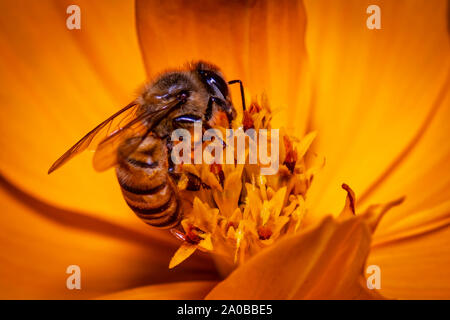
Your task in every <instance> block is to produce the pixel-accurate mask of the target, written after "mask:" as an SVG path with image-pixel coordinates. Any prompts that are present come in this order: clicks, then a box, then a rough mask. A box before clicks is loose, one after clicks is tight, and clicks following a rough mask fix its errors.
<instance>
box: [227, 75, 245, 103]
mask: <svg viewBox="0 0 450 320" xmlns="http://www.w3.org/2000/svg"><path fill="white" fill-rule="evenodd" d="M235 83H239V87H240V89H241V99H242V110H243V111H245V95H244V85H243V84H242V81H241V80H231V81H228V84H235Z"/></svg>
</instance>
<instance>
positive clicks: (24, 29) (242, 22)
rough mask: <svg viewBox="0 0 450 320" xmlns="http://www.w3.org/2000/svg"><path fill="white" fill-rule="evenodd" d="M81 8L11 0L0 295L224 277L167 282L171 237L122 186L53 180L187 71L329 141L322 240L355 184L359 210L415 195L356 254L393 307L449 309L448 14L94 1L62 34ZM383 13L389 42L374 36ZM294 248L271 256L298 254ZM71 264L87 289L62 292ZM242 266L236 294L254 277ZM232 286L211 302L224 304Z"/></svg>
mask: <svg viewBox="0 0 450 320" xmlns="http://www.w3.org/2000/svg"><path fill="white" fill-rule="evenodd" d="M70 4H73V3H72V2H69V1H63V0H58V1H56V0H54V1H51V0H46V1H40V2H36V1H31V0H28V1H27V0H20V1H14V2H12V1H1V2H0V55H1V62H0V63H1V68H0V79H1V81H2V86H1V88H0V102H1V107H0V110H1V120H0V121H1V125H0V146H1V147H2V153H1V155H0V172H1V176H2V177H1V180H0V188H1V190H0V196H1V202H0V203H1V215H0V219H1V223H0V239H1V241H0V248H1V250H0V297H1V298H95V297H99V296H105V297H110V298H150V299H151V298H165V299H168V298H203V297H205V296H206V295H207V294H208V292H210V290H211V289H212V287H213V286H214V285H216V284H217V282H218V281H220V280H221V279H220V277H219V275H218V273H217V271H216V270H215V267H214V264H213V262H212V261H211V260H210V259H209V257H207V256H206V255H204V254H195V255H194V257H193V258H191V259H190V260H188V261H187V262H186V263H184V264H183V265H181V266H180V267H178V268H176V269H174V270H170V271H169V270H168V269H167V265H168V262H169V260H170V256H171V255H172V254H173V252H174V251H175V249H176V245H177V242H176V240H175V239H173V238H172V236H170V234H169V233H168V232H166V231H159V230H155V229H152V228H149V227H147V226H146V225H145V224H143V223H142V222H140V221H139V220H138V219H137V218H136V217H135V216H134V215H133V213H132V212H131V211H130V210H129V209H128V208H127V206H126V204H125V202H124V201H123V199H122V196H121V194H120V188H119V187H118V184H117V182H116V178H115V176H114V172H113V171H112V170H111V171H108V172H106V173H103V174H97V173H95V172H94V170H92V166H91V160H90V157H91V154H89V153H86V154H84V155H82V156H80V157H78V158H76V159H75V160H73V161H71V163H70V164H69V165H67V166H64V167H63V168H62V169H61V170H60V171H59V172H57V173H55V174H53V175H52V176H47V173H46V172H47V169H48V167H49V165H50V164H51V163H52V162H53V161H54V160H55V159H56V157H58V156H59V155H60V154H61V153H62V152H63V151H64V150H65V149H67V148H68V147H69V146H70V145H71V144H72V143H74V142H75V141H77V140H78V139H79V138H80V137H81V136H82V135H83V134H84V133H85V132H87V131H89V130H90V129H91V128H92V127H94V126H95V125H96V124H98V123H99V122H100V121H102V120H103V119H105V118H106V117H108V116H109V115H110V114H112V113H113V112H114V111H116V110H117V109H118V108H120V107H122V106H124V105H126V104H127V103H128V102H130V101H131V100H132V99H133V98H134V97H135V95H136V92H137V89H138V88H139V87H140V86H141V85H142V84H143V83H144V82H145V80H146V79H151V78H152V77H153V76H154V75H155V74H157V73H160V72H162V71H164V70H165V69H167V68H169V67H177V66H179V65H181V64H183V63H185V62H186V61H189V60H193V59H204V60H209V61H211V62H213V63H216V64H217V65H219V66H220V67H221V68H222V69H223V71H224V73H225V75H226V76H227V77H228V79H234V78H239V79H242V80H243V81H244V85H245V86H246V89H247V90H248V91H249V92H250V93H251V94H252V95H260V94H261V93H262V92H265V93H266V94H267V95H268V97H269V101H270V103H271V105H272V107H273V109H274V110H275V111H276V112H277V114H276V118H275V124H274V126H276V125H283V126H285V127H287V128H288V129H289V130H290V131H292V133H293V134H296V135H299V136H301V135H303V134H304V133H306V132H308V131H310V130H317V131H318V138H317V140H316V142H315V143H314V145H313V148H314V150H315V151H316V152H317V153H319V154H322V155H324V156H325V157H326V159H327V164H326V166H325V168H324V169H323V171H322V172H321V173H320V174H319V175H318V176H317V177H316V180H315V181H314V183H313V184H312V189H311V190H310V193H309V194H308V199H307V201H308V206H309V207H310V209H311V214H310V215H309V216H308V217H307V218H308V219H307V221H306V222H307V224H310V225H312V226H313V227H314V226H316V227H315V228H317V230H322V231H323V230H328V229H327V228H328V227H323V228H325V229H323V228H319V227H320V225H317V222H318V221H319V220H320V219H322V218H323V217H324V216H325V215H327V214H331V213H335V214H337V213H339V212H340V210H341V208H342V206H343V199H344V197H345V192H344V191H343V190H342V189H341V188H340V185H341V184H342V183H343V182H345V183H347V184H349V185H351V186H352V188H353V189H354V190H355V192H356V194H357V195H360V196H359V197H358V202H357V204H358V208H359V209H360V210H363V209H365V208H367V207H368V206H369V205H370V204H372V203H382V202H386V201H389V200H392V199H394V198H398V197H400V196H406V201H405V202H404V203H403V204H402V205H401V206H398V207H396V208H394V209H392V211H390V212H389V214H387V215H386V216H385V217H384V218H383V220H382V222H381V224H380V225H379V227H378V229H377V231H376V232H375V234H374V236H373V239H372V243H371V245H369V244H368V243H367V244H365V243H364V242H363V243H362V244H361V245H366V246H367V250H368V248H369V247H370V254H369V256H368V260H367V262H366V264H367V265H370V264H377V265H379V266H380V268H381V272H382V289H381V290H380V293H381V294H383V295H384V296H386V297H390V298H450V269H449V268H448V266H449V265H450V230H449V229H450V228H449V224H450V161H449V156H450V145H449V143H448V138H449V132H450V130H449V129H450V128H449V122H448V119H449V117H450V97H449V67H450V51H449V35H448V2H447V1H444V0H442V1H439V0H436V1H408V0H404V1H400V0H398V1H397V0H395V1H394V0H391V1H365V0H335V1H313V0H307V1H303V2H302V1H288V0H286V1H277V2H273V1H235V0H233V1H221V0H219V1H206V0H205V1H198V2H195V3H193V2H192V1H182V0H176V1H166V2H164V3H161V2H159V1H143V0H142V1H140V0H137V1H136V2H134V1H106V0H95V1H87V0H85V1H77V2H76V4H77V5H79V6H80V8H81V15H82V26H81V30H68V29H67V28H66V19H67V17H68V15H67V14H66V8H67V7H68V6H69V5H70ZM371 4H377V5H378V6H379V7H380V8H381V25H382V29H381V30H369V29H368V28H367V27H366V19H367V17H368V15H367V14H366V8H367V7H368V6H369V5H371ZM233 92H234V91H233ZM234 96H235V97H236V94H235V95H234ZM325 221H326V220H325ZM325 225H326V224H325ZM322 226H323V225H322ZM355 228H356V229H357V230H359V229H358V228H359V227H355ZM330 230H334V229H330ZM336 230H340V231H336V232H337V233H339V232H344V231H342V230H341V229H336ZM330 232H331V231H330ZM344 234H345V232H344ZM361 234H364V232H363V231H361ZM344 238H345V237H344ZM356 238H357V237H356ZM300 239H301V240H302V241H307V239H308V235H307V234H305V235H302V236H301V237H300ZM305 239H306V240H305ZM314 239H316V241H319V240H318V239H320V237H316V238H314ZM364 239H365V238H364ZM295 241H299V239H291V240H289V239H286V241H285V242H284V247H285V249H283V250H282V249H280V250H279V252H278V250H276V248H272V249H271V251H269V250H268V252H265V253H264V254H265V255H271V254H279V255H280V256H283V255H285V254H286V251H285V250H288V252H291V251H289V250H293V249H292V248H291V246H294V248H297V247H298V250H301V248H302V245H304V244H302V242H300V243H298V244H296V242H295ZM309 241H311V243H315V242H314V241H313V240H309ZM306 243H308V242H306ZM280 246H281V244H280ZM351 248H352V247H350V248H349V249H348V250H349V251H348V252H349V254H350V253H351V252H353V251H352V250H353V249H351ZM355 250H356V249H355ZM343 252H345V251H343ZM302 254H306V253H302ZM301 257H303V256H302V255H299V257H298V259H297V260H295V259H294V261H292V263H291V264H289V266H286V268H289V269H288V270H287V272H286V274H292V273H290V272H289V270H290V271H291V272H292V270H296V268H298V266H299V263H301V262H298V261H300V260H301V259H300V258H301ZM256 259H264V257H255V260H254V261H253V262H254V263H256V262H255V261H256ZM363 260H364V259H363ZM363 262H364V261H361V263H363ZM250 263H251V262H249V266H244V267H246V268H250V267H251V265H250ZM71 264H77V265H79V266H80V267H81V270H82V279H83V280H82V290H79V291H78V290H74V291H70V290H67V289H66V287H65V283H66V278H67V276H68V275H67V274H66V273H65V269H66V267H67V266H68V265H71ZM240 269H241V268H240ZM240 269H238V271H237V272H236V273H234V274H233V276H232V277H230V278H231V280H230V281H233V278H236V279H239V277H240V276H242V274H243V275H245V274H248V273H246V271H245V270H240ZM242 269H244V268H242ZM269 271H270V270H269ZM261 272H263V271H261ZM240 274H241V275H240ZM244 278H245V277H244ZM227 280H229V279H227ZM227 280H225V281H224V282H223V283H221V284H219V285H218V286H217V287H216V288H215V289H213V290H212V291H211V293H210V294H209V296H208V297H214V296H216V297H224V295H223V294H224V292H225V293H226V292H227V291H226V290H227V283H228V284H229V283H230V282H229V281H228V282H227ZM319 280H320V281H322V280H323V279H319ZM178 281H180V282H178ZM184 281H188V282H184ZM251 281H253V280H252V279H249V283H247V284H246V285H251ZM299 281H300V280H299ZM298 283H300V282H298ZM264 285H267V286H269V285H270V282H268V283H263V284H262V286H264ZM136 287H140V288H137V289H136ZM318 288H319V287H318ZM282 289H283V288H281V287H280V292H284V293H280V296H281V297H286V295H287V296H288V297H291V298H305V297H306V298H308V297H309V298H311V297H320V293H321V292H325V291H324V290H325V289H323V290H322V291H321V290H319V289H317V290H316V291H312V293H315V294H317V295H314V294H309V295H302V294H301V290H300V291H299V293H292V292H290V293H289V294H287V293H286V292H287V291H286V290H285V291H283V290H282ZM121 290H126V291H124V292H119V291H121ZM249 294H250V293H249ZM251 294H253V296H251V297H253V298H258V297H262V296H261V295H259V294H258V290H256V289H255V290H254V291H251ZM283 294H284V295H283ZM225 297H226V296H225ZM347 298H351V297H347Z"/></svg>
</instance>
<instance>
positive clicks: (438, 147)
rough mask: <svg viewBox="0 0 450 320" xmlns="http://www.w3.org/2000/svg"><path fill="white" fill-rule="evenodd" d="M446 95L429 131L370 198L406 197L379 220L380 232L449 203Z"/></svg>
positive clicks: (449, 111)
mask: <svg viewBox="0 0 450 320" xmlns="http://www.w3.org/2000/svg"><path fill="white" fill-rule="evenodd" d="M446 94H447V96H446V98H445V100H444V101H443V103H442V106H441V107H440V108H439V110H438V111H437V113H436V115H435V117H434V119H433V121H432V122H431V124H430V127H429V129H428V130H427V131H426V132H425V133H424V134H423V136H422V138H421V140H420V141H419V142H418V143H417V145H416V147H415V148H414V149H413V150H411V152H410V153H409V154H408V155H407V157H406V159H404V160H403V161H402V164H401V166H399V167H398V168H397V169H395V170H394V171H393V172H392V173H390V174H389V175H388V176H387V177H386V178H384V180H383V185H382V187H381V188H376V189H375V190H374V191H373V192H372V193H370V194H369V195H370V201H371V202H372V201H374V202H382V201H383V199H386V198H389V197H392V196H393V195H400V194H404V195H406V201H405V203H404V204H402V205H401V206H399V207H398V208H396V209H395V210H393V211H392V213H390V214H389V215H387V216H386V218H385V219H383V220H382V222H381V224H380V228H381V229H383V228H387V229H389V228H390V226H392V225H396V224H397V223H401V221H403V220H405V221H407V220H409V219H411V218H413V217H414V215H415V214H414V213H416V212H421V211H423V210H426V209H428V208H433V207H435V206H437V205H439V204H441V203H443V202H445V201H447V200H448V199H450V174H449V172H450V162H449V161H448V159H449V158H450V144H449V143H448V137H449V134H448V133H449V132H450V127H449V122H448V119H450V90H447V92H446ZM366 194H367V193H366ZM362 196H364V195H362ZM366 198H367V197H366ZM366 202H368V201H365V203H366ZM365 203H364V204H365ZM387 231H388V230H387Z"/></svg>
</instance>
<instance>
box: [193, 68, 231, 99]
mask: <svg viewBox="0 0 450 320" xmlns="http://www.w3.org/2000/svg"><path fill="white" fill-rule="evenodd" d="M195 70H196V71H197V74H198V76H199V78H200V81H201V82H202V83H203V85H204V86H205V88H206V90H207V91H208V92H209V93H210V94H211V95H213V96H216V97H218V98H220V99H223V100H224V101H226V100H228V99H229V90H228V85H227V83H226V81H225V79H224V77H223V75H222V73H221V72H220V70H219V68H218V67H216V66H214V65H212V64H210V63H206V62H203V61H199V62H197V63H195Z"/></svg>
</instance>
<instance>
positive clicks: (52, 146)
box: [0, 0, 145, 223]
mask: <svg viewBox="0 0 450 320" xmlns="http://www.w3.org/2000/svg"><path fill="white" fill-rule="evenodd" d="M76 3H77V5H79V7H80V8H81V30H68V29H67V27H66V19H67V18H68V17H69V14H66V9H67V7H68V6H69V5H70V4H73V1H65V0H64V1H57V0H53V1H45V2H39V3H38V2H35V1H14V2H2V3H1V4H0V56H1V59H0V61H1V62H0V65H1V66H0V77H1V78H2V79H4V83H3V85H2V86H1V87H0V96H1V97H2V116H1V120H0V137H1V138H0V139H1V140H0V144H1V146H2V152H1V156H0V171H1V172H2V173H3V174H5V175H6V176H7V177H8V179H9V180H11V181H13V182H14V184H16V185H19V186H20V187H21V188H23V189H24V190H26V191H27V192H30V193H32V194H33V195H36V196H38V197H39V198H42V199H45V200H46V201H48V202H51V203H54V204H57V205H64V206H65V207H67V208H75V209H81V210H83V211H86V210H89V211H91V212H95V213H96V214H98V215H101V216H103V217H108V219H111V220H115V221H121V222H125V223H128V222H129V223H134V222H137V219H135V218H134V217H133V215H132V214H131V215H130V210H129V209H128V208H126V205H125V204H124V201H123V200H122V197H121V195H120V190H119V187H118V185H117V182H116V181H115V180H116V179H115V177H114V173H113V172H112V171H111V172H108V173H106V174H97V173H96V172H94V170H93V169H92V163H91V156H92V155H91V154H89V153H88V152H87V153H86V154H85V155H84V156H82V157H80V158H78V159H76V160H74V161H72V162H70V163H69V164H67V166H65V167H64V168H62V169H61V170H59V171H57V172H55V173H54V174H52V175H51V176H47V173H46V171H47V169H48V168H49V166H50V165H51V164H52V162H53V161H54V160H56V158H57V157H58V156H60V155H61V154H62V153H63V152H64V151H65V150H67V149H68V148H69V147H70V146H71V145H72V144H74V143H75V142H76V141H77V140H78V139H79V138H81V137H82V136H83V135H84V134H85V133H86V132H87V131H89V130H90V129H92V128H93V127H94V126H95V125H97V124H98V123H100V122H101V121H102V120H104V119H105V118H107V117H108V116H110V115H111V114H112V113H113V112H115V111H117V110H118V108H120V107H122V106H124V105H125V104H127V103H128V102H130V101H131V100H132V99H133V98H134V97H135V93H134V91H135V90H136V89H137V87H138V86H139V85H141V84H142V82H143V81H144V79H145V73H144V68H143V66H142V61H141V57H140V51H139V47H138V43H137V38H136V34H135V22H134V2H133V1H131V0H130V1H115V2H113V3H112V2H111V1H108V0H101V1H96V2H95V3H94V2H92V1H87V0H80V1H77V2H76Z"/></svg>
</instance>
